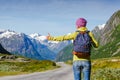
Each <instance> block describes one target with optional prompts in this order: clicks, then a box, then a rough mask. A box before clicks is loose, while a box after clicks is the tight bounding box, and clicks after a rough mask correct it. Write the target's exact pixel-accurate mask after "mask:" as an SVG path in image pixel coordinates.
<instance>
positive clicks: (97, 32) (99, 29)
mask: <svg viewBox="0 0 120 80" xmlns="http://www.w3.org/2000/svg"><path fill="white" fill-rule="evenodd" d="M104 27H105V24H101V25H98V26H96V27H95V28H94V29H93V30H92V32H93V34H94V36H95V38H96V39H97V40H99V38H100V36H101V35H102V33H103V29H104Z"/></svg>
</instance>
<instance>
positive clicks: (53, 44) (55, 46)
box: [30, 33, 71, 54]
mask: <svg viewBox="0 0 120 80" xmlns="http://www.w3.org/2000/svg"><path fill="white" fill-rule="evenodd" d="M30 36H31V37H32V38H34V39H36V40H38V41H40V43H41V44H43V45H45V46H47V47H48V48H49V49H50V50H51V51H53V52H55V53H56V54H57V53H58V52H59V51H60V50H61V49H63V48H64V47H66V46H67V45H69V44H71V41H63V42H58V41H48V40H47V39H46V36H42V35H40V34H38V33H34V34H31V35H30Z"/></svg>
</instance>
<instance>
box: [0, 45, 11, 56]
mask: <svg viewBox="0 0 120 80" xmlns="http://www.w3.org/2000/svg"><path fill="white" fill-rule="evenodd" d="M0 53H1V54H10V53H9V52H8V51H6V50H5V49H4V48H3V47H2V45H1V44H0Z"/></svg>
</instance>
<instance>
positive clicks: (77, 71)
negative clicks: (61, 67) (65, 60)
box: [73, 60, 91, 80]
mask: <svg viewBox="0 0 120 80" xmlns="http://www.w3.org/2000/svg"><path fill="white" fill-rule="evenodd" d="M73 72H74V80H90V73H91V61H87V60H78V61H74V62H73ZM81 74H83V77H81ZM82 78H83V79H82Z"/></svg>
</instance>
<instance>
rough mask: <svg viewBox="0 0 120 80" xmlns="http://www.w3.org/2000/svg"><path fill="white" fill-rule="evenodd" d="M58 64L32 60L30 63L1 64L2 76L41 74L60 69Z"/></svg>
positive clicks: (0, 74)
mask: <svg viewBox="0 0 120 80" xmlns="http://www.w3.org/2000/svg"><path fill="white" fill-rule="evenodd" d="M58 67H59V66H57V65H56V63H54V62H52V61H49V60H44V61H37V60H31V61H29V62H8V61H1V62H0V76H6V75H17V74H26V73H32V72H41V71H46V70H51V69H55V68H58Z"/></svg>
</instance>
